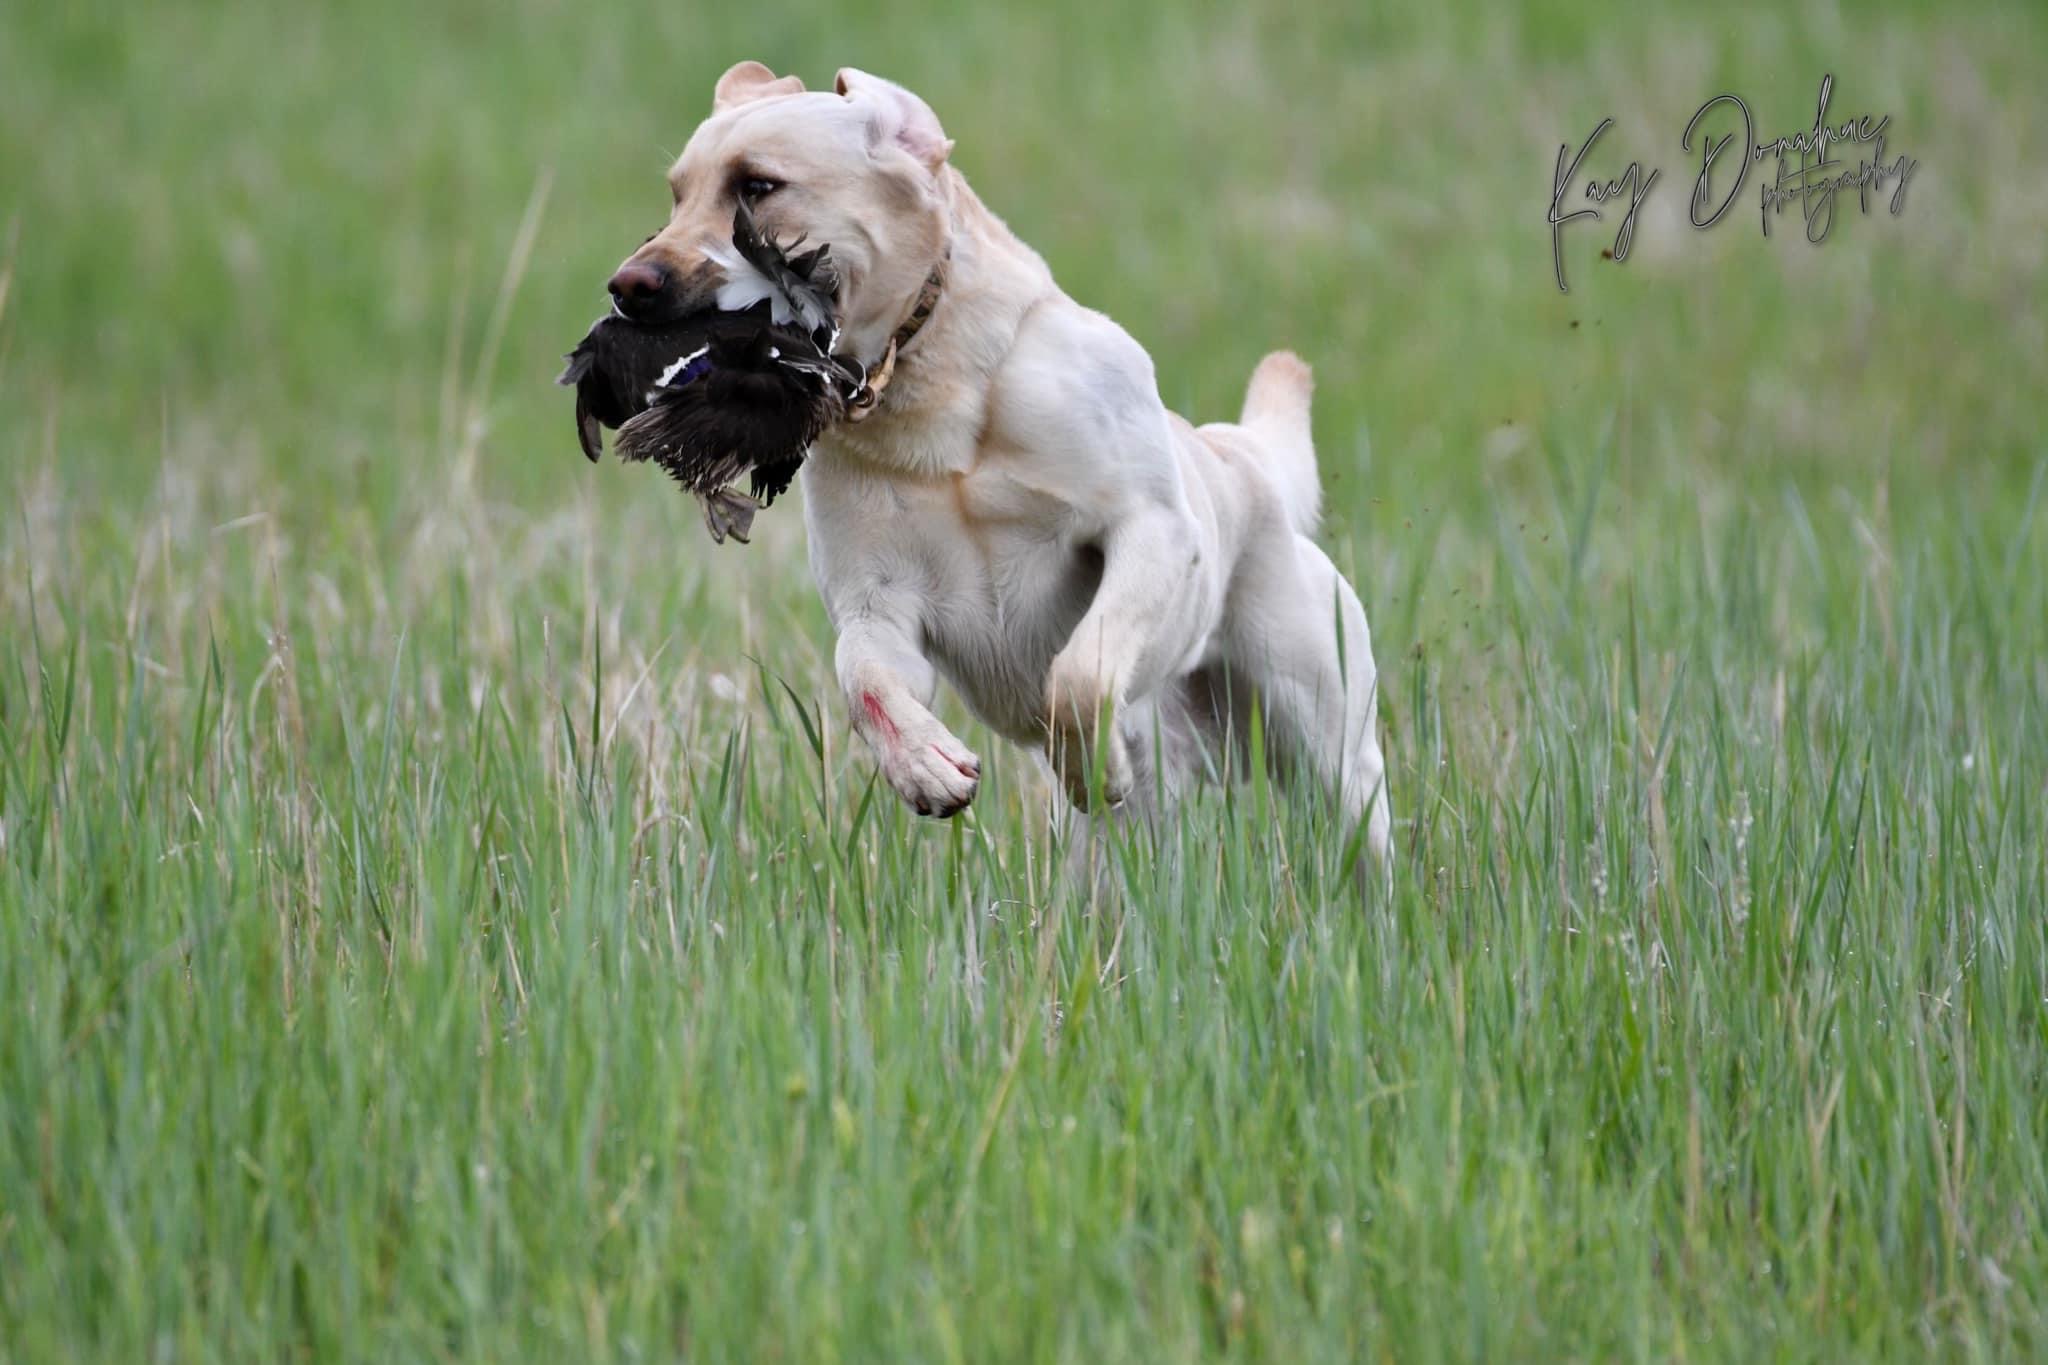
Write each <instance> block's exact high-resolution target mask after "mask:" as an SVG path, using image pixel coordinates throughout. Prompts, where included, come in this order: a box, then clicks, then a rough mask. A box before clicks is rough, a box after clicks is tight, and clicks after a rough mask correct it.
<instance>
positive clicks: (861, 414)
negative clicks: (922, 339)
mask: <svg viewBox="0 0 2048 1365" xmlns="http://www.w3.org/2000/svg"><path fill="white" fill-rule="evenodd" d="M952 260H953V244H952V242H950V241H949V242H947V243H946V249H945V251H944V252H942V253H941V254H940V256H939V260H938V264H936V265H934V266H933V267H932V269H931V273H930V274H929V275H926V276H925V277H924V283H923V284H922V285H921V286H919V288H918V291H917V299H916V301H915V302H913V303H912V304H911V305H910V315H909V316H908V317H906V318H904V319H903V325H902V326H900V327H898V328H897V329H896V330H895V331H894V332H892V333H891V334H890V336H889V342H888V344H887V345H886V346H884V347H882V354H881V355H879V356H877V357H876V358H875V360H874V363H872V364H868V365H862V364H860V363H858V362H847V361H841V362H840V364H841V368H843V369H846V370H847V371H848V373H849V376H850V378H849V380H848V383H849V386H850V387H851V389H852V393H851V394H850V395H849V396H848V398H847V400H846V408H847V410H846V419H847V420H848V421H849V422H863V421H866V420H867V419H868V417H869V416H871V415H872V414H873V413H874V410H875V406H876V404H878V403H880V402H881V401H882V393H883V391H884V390H885V389H887V388H888V387H889V380H890V379H891V378H893V377H894V376H895V374H896V357H897V356H898V355H900V354H902V352H903V348H904V347H906V346H908V345H909V344H910V343H911V342H912V341H913V340H915V339H916V337H917V334H918V333H919V332H921V331H923V330H924V325H925V323H927V322H929V321H930V320H931V316H932V310H933V309H934V308H936V307H938V306H939V294H940V292H941V291H942V290H944V289H945V287H946V267H947V266H948V265H949V264H951V262H952Z"/></svg>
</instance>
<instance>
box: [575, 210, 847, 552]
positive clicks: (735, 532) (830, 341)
mask: <svg viewBox="0 0 2048 1365" xmlns="http://www.w3.org/2000/svg"><path fill="white" fill-rule="evenodd" d="M797 245H801V243H798V244H797ZM733 249H734V255H733V256H732V258H731V259H730V260H721V261H720V262H719V263H720V264H721V265H723V266H724V267H725V269H726V274H727V282H726V284H725V285H724V286H723V287H722V288H721V289H720V290H719V306H718V307H716V308H713V309H707V310H704V311H701V312H697V313H692V314H689V315H687V316H685V317H681V318H676V319H673V320H670V321H665V322H656V323H644V322H638V321H635V320H633V319H631V318H628V317H626V316H624V315H622V314H620V313H618V312H617V311H613V312H611V313H608V314H606V315H605V316H604V317H601V318H599V319H598V320H597V322H596V323H595V324H594V325H593V326H592V327H591V329H590V331H589V333H588V334H587V335H585V336H584V338H583V340H582V341H580V342H579V343H577V346H576V349H575V350H573V351H571V352H570V353H569V356H568V362H569V363H568V367H567V368H566V369H564V370H563V371H562V374H561V377H560V378H559V379H558V380H557V381H556V382H558V383H560V384H564V385H571V386H574V388H575V390H576V438H577V441H578V442H579V443H580V444H581V445H582V447H583V453H584V454H585V455H587V456H589V457H590V458H591V459H592V460H595V459H597V458H598V456H599V455H601V454H602V453H603V451H604V435H603V428H605V427H611V428H613V429H615V430H617V431H618V433H619V436H618V441H617V443H616V448H617V450H618V454H619V457H620V458H621V459H623V460H629V461H637V460H645V461H650V462H652V463H654V464H657V465H659V466H660V467H661V468H662V469H664V470H666V471H667V472H668V474H669V476H670V477H671V478H673V479H675V481H676V482H677V483H679V484H681V485H682V486H683V487H684V488H686V489H688V490H689V491H690V493H691V494H693V495H694V496H695V497H696V498H697V501H698V503H699V504H700V505H701V506H702V508H703V510H704V524H705V526H706V527H707V528H708V529H709V530H710V532H711V538H712V539H713V540H714V541H717V542H720V543H723V542H724V540H725V538H726V537H727V536H731V537H732V538H733V539H735V540H737V541H740V542H741V543H742V544H744V543H745V542H746V540H747V536H748V533H749V531H750V530H751V529H752V526H753V521H754V513H755V512H757V511H758V510H760V509H761V508H762V507H765V506H767V505H768V504H769V503H771V502H773V501H774V500H775V498H776V497H777V495H779V494H781V493H783V492H784V491H786V490H787V489H788V487H789V485H790V482H791V481H792V480H793V479H795V477H796V474H797V471H798V469H800V468H801V467H802V465H803V462H804V457H805V456H806V455H807V454H808V453H809V451H810V446H811V443H812V442H813V441H815V440H816V439H817V438H818V435H819V433H820V432H822V431H824V430H825V428H826V427H828V426H830V425H832V424H833V423H834V422H837V421H839V420H840V419H841V418H844V417H846V416H848V415H849V413H856V412H860V411H864V410H865V409H866V408H867V407H870V406H872V404H873V402H874V393H875V391H874V390H873V389H872V388H871V387H870V385H869V383H868V376H867V372H866V370H865V369H864V367H862V366H861V365H860V363H859V362H858V361H855V360H851V359H849V358H846V357H842V356H835V355H834V354H833V353H832V352H833V347H834V345H835V344H836V343H837V341H838V339H839V321H838V316H837V313H836V310H835V301H834V295H835V294H836V292H837V289H838V280H837V277H836V275H835V274H834V273H833V270H832V265H831V259H830V252H829V249H828V248H826V247H823V246H820V247H815V248H813V249H812V250H810V251H807V252H803V253H801V254H794V255H793V254H791V252H793V251H794V250H795V247H794V246H792V247H791V248H789V249H788V250H784V249H783V248H780V247H778V246H777V245H776V244H775V243H774V242H772V241H770V240H768V239H767V238H766V237H765V236H764V235H762V234H761V233H760V232H759V231H758V229H757V228H756V227H755V225H754V220H753V214H752V212H751V210H750V209H749V208H748V207H747V205H746V204H745V203H744V202H742V203H741V204H740V206H739V208H738V211H737V212H736V213H735V214H734V216H733ZM742 474H751V476H752V477H751V488H750V491H749V492H746V493H742V492H740V491H739V490H738V489H737V488H735V487H732V486H731V485H732V483H733V482H734V481H735V480H736V479H738V478H739V477H740V476H741V475H742Z"/></svg>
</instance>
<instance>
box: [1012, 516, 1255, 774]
mask: <svg viewBox="0 0 2048 1365" xmlns="http://www.w3.org/2000/svg"><path fill="white" fill-rule="evenodd" d="M1200 545H1201V541H1200V533H1199V531H1198V529H1197V527H1196V525H1195V523H1194V520H1193V518H1192V516H1191V515H1190V514H1189V513H1188V512H1187V511H1186V510H1185V508H1184V507H1182V508H1173V507H1165V506H1160V507H1154V508H1151V509H1148V510H1147V511H1145V512H1142V513H1139V514H1137V515H1134V516H1133V517H1131V518H1130V519H1129V520H1127V521H1125V522H1124V523H1122V524H1121V525H1119V526H1118V527H1116V528H1115V530H1114V531H1112V532H1111V534H1110V535H1109V536H1108V537H1106V538H1105V543H1104V545H1103V566H1102V580H1101V582H1100V583H1099V584H1098V585H1097V587H1096V590H1095V599H1094V601H1093V602H1091V603H1090V604H1089V607H1088V611H1087V614H1086V615H1084V616H1083V617H1082V618H1081V621H1080V624H1079V625H1077V626H1075V627H1074V633H1073V635H1072V636H1071V637H1069V638H1068V640H1067V643H1066V645H1065V647H1063V648H1062V649H1061V650H1060V652H1059V654H1058V655H1057V656H1056V657H1055V658H1054V659H1053V661H1052V668H1051V670H1050V671H1049V673H1048V675H1047V678H1046V713H1047V721H1048V725H1049V727H1050V730H1049V734H1048V736H1047V740H1046V753H1047V755H1048V756H1049V757H1050V758H1051V760H1052V766H1053V771H1054V772H1055V773H1056V774H1057V775H1058V776H1059V779H1060V785H1061V786H1063V787H1065V788H1066V792H1067V796H1068V798H1069V799H1070V800H1072V801H1073V803H1074V805H1075V806H1077V807H1078V808H1080V809H1082V810H1087V809H1088V808H1089V806H1090V804H1091V802H1092V800H1093V798H1094V792H1093V791H1092V785H1093V779H1094V772H1095V767H1096V761H1097V760H1096V754H1095V749H1096V740H1097V738H1098V737H1100V738H1102V739H1103V740H1104V741H1105V743H1104V745H1103V750H1104V752H1103V753H1102V754H1101V755H1100V766H1101V768H1102V796H1103V799H1104V801H1105V802H1106V803H1107V804H1108V805H1110V806H1116V805H1119V804H1121V803H1122V802H1123V800H1124V798H1125V797H1127V796H1128V795H1129V794H1130V792H1131V785H1132V782H1133V780H1134V773H1133V769H1132V765H1131V761H1130V755H1129V753H1128V751H1127V745H1126V743H1125V741H1124V738H1123V736H1122V735H1121V734H1119V733H1118V729H1119V727H1118V726H1117V725H1116V723H1115V720H1114V719H1113V718H1114V716H1115V713H1116V708H1118V707H1119V706H1121V705H1122V704H1123V702H1124V701H1125V700H1126V699H1127V698H1132V697H1147V696H1150V695H1151V694H1153V693H1154V692H1155V691H1157V690H1158V688H1159V687H1160V686H1162V685H1163V684H1164V683H1165V681H1166V680H1167V679H1168V678H1169V677H1170V676H1171V675H1173V674H1174V673H1176V672H1178V671H1179V670H1180V668H1181V667H1182V666H1183V665H1184V664H1185V662H1186V660H1187V657H1188V655H1189V654H1190V653H1191V652H1193V649H1194V646H1195V644H1196V642H1198V641H1199V640H1200V639H1201V638H1202V635H1203V634H1205V633H1206V630H1207V626H1206V622H1207V621H1208V619H1209V618H1210V616H1211V614H1212V610H1213V608H1212V606H1211V605H1210V602H1211V600H1212V599H1213V597H1214V591H1213V589H1212V588H1211V587H1210V583H1209V574H1208V572H1207V568H1206V566H1204V565H1202V564H1201V562H1200V560H1201V552H1200Z"/></svg>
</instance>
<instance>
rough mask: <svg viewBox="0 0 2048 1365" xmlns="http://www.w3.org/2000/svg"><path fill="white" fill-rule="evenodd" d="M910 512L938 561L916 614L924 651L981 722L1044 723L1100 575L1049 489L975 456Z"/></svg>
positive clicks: (1020, 730) (1025, 734)
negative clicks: (1063, 660) (1056, 665)
mask: <svg viewBox="0 0 2048 1365" xmlns="http://www.w3.org/2000/svg"><path fill="white" fill-rule="evenodd" d="M929 494H930V497H931V503H930V505H929V506H928V507H927V508H926V509H925V515H924V516H921V517H919V518H918V522H919V524H920V526H921V527H922V528H924V530H925V531H926V533H927V534H929V535H931V536H932V537H933V541H934V544H933V546H932V548H933V549H934V550H935V551H936V552H937V554H936V559H937V564H936V566H935V567H936V568H937V572H935V573H934V574H933V577H932V580H931V592H930V600H929V602H928V603H927V608H926V612H925V618H924V628H925V640H926V646H927V648H928V649H929V650H930V652H931V656H932V660H933V662H934V663H936V664H937V665H938V666H939V668H940V670H941V671H942V672H943V673H945V674H946V676H947V678H948V679H949V680H950V681H951V682H952V684H953V686H954V688H955V689H956V690H958V691H959V692H960V694H961V695H962V697H963V698H964V699H965V700H966V701H967V703H968V705H970V706H971V707H973V708H974V710H975V711H976V713H977V714H979V715H980V716H981V718H982V720H983V721H985V722H986V723H987V724H989V725H990V726H991V727H993V728H995V729H996V730H999V731H1001V732H1002V733H1004V734H1006V735H1009V736H1010V737H1011V738H1013V739H1017V740H1020V741H1022V742H1025V743H1030V742H1033V741H1035V740H1036V739H1037V738H1039V737H1040V735H1041V734H1042V733H1043V729H1044V723H1045V716H1044V704H1045V681H1046V675H1047V673H1048V672H1049V670H1050V669H1051V666H1052V660H1053V656H1054V655H1056V654H1058V653H1059V651H1060V648H1061V647H1062V646H1063V645H1065V644H1066V642H1067V639H1068V637H1069V636H1071V635H1072V634H1073V630H1074V626H1075V624H1076V623H1077V622H1078V621H1079V620H1080V619H1081V617H1082V615H1083V613H1085V612H1086V611H1087V609H1088V604H1089V602H1090V601H1092V600H1093V598H1094V595H1095V589H1096V586H1097V584H1098V583H1099V582H1100V581H1101V577H1102V557H1101V555H1100V554H1099V553H1098V552H1097V551H1095V550H1094V549H1093V548H1092V547H1090V546H1087V545H1085V544H1082V543H1079V542H1078V540H1077V538H1076V535H1075V526H1076V518H1075V516H1074V514H1073V509H1072V508H1071V507H1070V506H1069V505H1068V503H1067V502H1066V501H1065V500H1064V499H1063V498H1062V497H1061V496H1060V495H1059V493H1058V492H1057V491H1055V490H1050V489H1046V488H1041V487H1037V486H1035V485H1033V484H1032V483H1031V482H1030V481H1029V480H1027V479H1024V478H1020V477H1018V475H1017V474H1016V473H1015V472H1013V471H1008V470H1004V469H1001V468H992V467H990V466H989V465H986V464H985V465H983V466H981V467H978V468H977V469H975V470H972V471H970V472H968V473H965V474H957V475H953V476H951V477H949V478H948V479H947V480H945V482H944V486H943V488H940V489H932V490H929Z"/></svg>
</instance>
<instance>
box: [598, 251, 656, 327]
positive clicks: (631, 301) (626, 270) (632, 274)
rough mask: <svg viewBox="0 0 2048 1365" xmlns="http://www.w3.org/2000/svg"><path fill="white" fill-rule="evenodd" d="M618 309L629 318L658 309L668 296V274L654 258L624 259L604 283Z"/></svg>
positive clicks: (651, 312) (645, 314)
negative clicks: (651, 259) (608, 282)
mask: <svg viewBox="0 0 2048 1365" xmlns="http://www.w3.org/2000/svg"><path fill="white" fill-rule="evenodd" d="M607 287H608V288H609V289H610V290H611V291H612V299H613V300H614V301H615V302H616V303H617V304H618V307H619V311H620V312H621V313H624V314H625V315H626V316H627V317H629V318H646V317H648V316H650V315H652V314H655V313H659V312H661V311H662V310H663V309H664V307H665V305H666V303H667V301H668V295H669V274H668V271H667V270H665V269H663V268H662V267H661V265H660V264H659V263H657V262H654V261H627V262H626V263H625V264H624V265H622V266H620V267H619V269H618V273H617V274H615V275H613V276H612V279H611V284H610V285H608V286H607Z"/></svg>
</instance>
